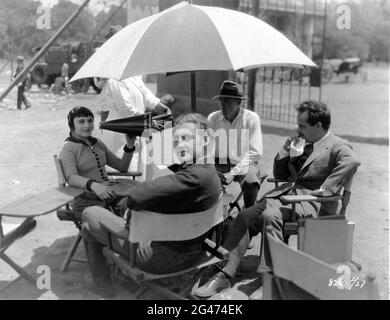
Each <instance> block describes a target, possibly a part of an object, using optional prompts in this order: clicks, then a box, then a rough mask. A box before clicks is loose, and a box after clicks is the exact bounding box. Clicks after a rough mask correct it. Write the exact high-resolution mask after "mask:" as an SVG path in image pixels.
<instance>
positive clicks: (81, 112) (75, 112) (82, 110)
mask: <svg viewBox="0 0 390 320" xmlns="http://www.w3.org/2000/svg"><path fill="white" fill-rule="evenodd" d="M78 117H92V118H94V116H93V113H92V111H91V110H89V109H88V108H86V107H81V106H77V107H74V108H73V109H72V110H70V111H69V113H68V126H69V128H70V130H74V122H73V120H74V118H78Z"/></svg>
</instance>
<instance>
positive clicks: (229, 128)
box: [208, 108, 263, 175]
mask: <svg viewBox="0 0 390 320" xmlns="http://www.w3.org/2000/svg"><path fill="white" fill-rule="evenodd" d="M208 120H209V122H210V125H211V128H212V129H213V130H214V136H215V138H217V137H218V140H219V141H218V140H216V141H215V142H216V143H215V157H216V158H219V159H220V160H222V161H223V160H226V159H229V160H230V162H231V163H232V164H233V165H234V167H233V168H232V169H231V171H230V174H232V175H243V174H246V173H247V172H248V168H249V165H250V164H255V165H256V164H257V163H258V161H259V160H260V158H261V156H262V155H263V138H262V134H261V123H260V117H259V116H258V115H257V114H256V113H255V112H253V111H250V110H248V109H244V108H240V111H239V112H238V115H237V116H236V118H235V119H234V120H233V122H230V121H229V120H227V119H225V117H224V116H223V114H222V111H216V112H213V113H211V114H210V115H209V116H208Z"/></svg>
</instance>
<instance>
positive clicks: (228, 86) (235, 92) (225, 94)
mask: <svg viewBox="0 0 390 320" xmlns="http://www.w3.org/2000/svg"><path fill="white" fill-rule="evenodd" d="M242 92H243V90H242V86H241V85H239V84H238V83H237V82H234V81H230V80H225V81H224V82H223V83H222V86H221V89H220V90H219V95H217V96H215V97H213V98H212V100H214V99H219V98H231V99H240V100H248V98H246V97H244V96H243V93H242Z"/></svg>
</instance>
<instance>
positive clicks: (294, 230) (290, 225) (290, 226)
mask: <svg viewBox="0 0 390 320" xmlns="http://www.w3.org/2000/svg"><path fill="white" fill-rule="evenodd" d="M352 180H353V176H352V177H351V178H350V179H349V180H348V181H346V183H345V184H344V185H343V187H342V190H340V192H341V193H340V194H338V195H334V196H330V197H317V196H312V195H285V196H281V197H280V200H282V201H283V202H284V203H286V204H291V209H292V220H291V221H286V222H284V223H283V236H284V242H285V243H286V244H288V240H289V238H290V236H291V235H297V234H298V225H299V221H298V220H299V219H298V217H297V214H296V204H297V203H301V202H309V201H316V202H319V203H323V202H329V201H339V200H341V207H340V211H339V213H338V214H337V212H334V213H333V215H332V218H334V219H345V213H346V210H347V206H348V204H349V200H350V198H351V186H352ZM267 181H268V182H272V183H275V187H278V184H279V183H282V182H283V183H284V182H287V181H286V180H281V179H274V178H269V179H267Z"/></svg>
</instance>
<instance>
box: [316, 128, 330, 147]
mask: <svg viewBox="0 0 390 320" xmlns="http://www.w3.org/2000/svg"><path fill="white" fill-rule="evenodd" d="M329 134H330V131H328V132H327V133H326V135H324V136H323V137H322V138H321V139H320V140H318V141H316V142H314V143H313V150H316V149H317V148H318V146H319V145H320V144H321V143H322V142H324V141H325V139H326V138H327V137H328V136H329Z"/></svg>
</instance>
